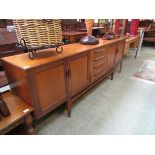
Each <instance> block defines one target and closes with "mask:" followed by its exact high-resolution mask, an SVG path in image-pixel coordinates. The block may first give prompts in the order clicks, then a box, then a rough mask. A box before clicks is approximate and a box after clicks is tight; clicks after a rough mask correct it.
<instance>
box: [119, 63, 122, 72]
mask: <svg viewBox="0 0 155 155" xmlns="http://www.w3.org/2000/svg"><path fill="white" fill-rule="evenodd" d="M122 64H123V61H121V62H120V68H119V73H121V72H122Z"/></svg>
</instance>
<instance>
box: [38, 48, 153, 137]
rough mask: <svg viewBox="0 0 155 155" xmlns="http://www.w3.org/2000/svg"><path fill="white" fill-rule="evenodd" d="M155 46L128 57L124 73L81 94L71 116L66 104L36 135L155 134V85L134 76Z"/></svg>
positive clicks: (41, 124)
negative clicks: (67, 112)
mask: <svg viewBox="0 0 155 155" xmlns="http://www.w3.org/2000/svg"><path fill="white" fill-rule="evenodd" d="M145 59H150V60H155V49H154V48H151V47H143V48H142V51H141V53H140V56H139V57H138V58H137V59H135V58H134V55H133V52H130V53H129V55H128V56H127V57H125V58H124V63H123V69H122V73H121V74H119V73H118V71H117V70H116V73H115V75H114V80H113V81H111V80H110V79H108V78H107V79H106V80H104V81H102V82H101V83H100V84H98V85H97V86H96V87H94V88H93V89H92V90H90V91H89V92H88V93H87V94H85V95H84V96H83V97H81V98H80V99H79V100H78V101H77V102H76V103H75V104H74V105H73V108H72V117H71V118H68V117H67V114H66V109H65V107H64V106H61V107H60V108H58V109H56V110H55V111H53V112H51V113H50V114H48V115H47V116H45V117H44V118H43V119H41V120H40V121H39V122H37V123H36V126H35V132H36V134H52V135H55V134H58V135H64V134H68V135H73V134H75V135H81V134H82V135H83V134H86V135H87V134H89V135H90V134H108V135H109V134H155V85H154V84H149V83H145V82H143V81H140V80H135V79H132V78H131V76H132V75H133V74H134V73H136V72H137V71H138V70H139V68H140V66H141V65H142V63H143V62H144V60H145Z"/></svg>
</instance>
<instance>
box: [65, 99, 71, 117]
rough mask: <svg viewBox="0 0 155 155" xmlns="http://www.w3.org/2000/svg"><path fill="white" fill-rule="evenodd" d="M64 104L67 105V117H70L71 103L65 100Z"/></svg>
mask: <svg viewBox="0 0 155 155" xmlns="http://www.w3.org/2000/svg"><path fill="white" fill-rule="evenodd" d="M66 106H67V114H68V117H71V109H72V103H71V102H70V101H67V102H66Z"/></svg>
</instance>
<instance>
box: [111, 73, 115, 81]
mask: <svg viewBox="0 0 155 155" xmlns="http://www.w3.org/2000/svg"><path fill="white" fill-rule="evenodd" d="M113 77H114V72H112V73H111V80H113Z"/></svg>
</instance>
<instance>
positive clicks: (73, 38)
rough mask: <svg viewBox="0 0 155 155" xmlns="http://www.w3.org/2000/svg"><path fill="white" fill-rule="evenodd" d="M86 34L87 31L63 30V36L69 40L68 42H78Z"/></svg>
mask: <svg viewBox="0 0 155 155" xmlns="http://www.w3.org/2000/svg"><path fill="white" fill-rule="evenodd" d="M86 35H87V32H78V31H71V32H63V38H64V39H67V40H69V43H76V42H79V41H80V39H81V38H82V37H84V36H86Z"/></svg>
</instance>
